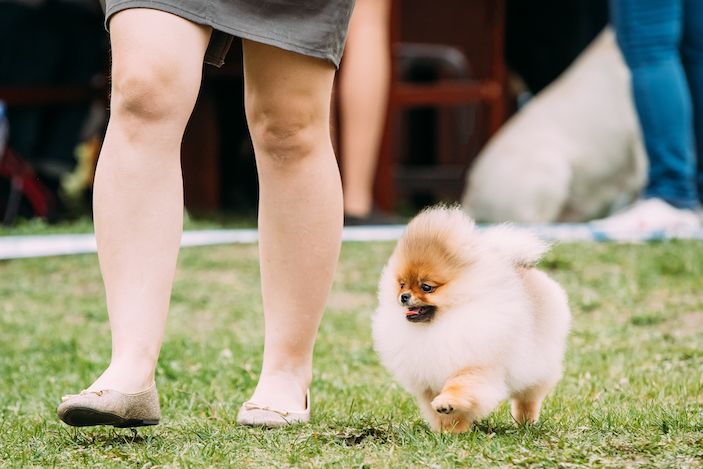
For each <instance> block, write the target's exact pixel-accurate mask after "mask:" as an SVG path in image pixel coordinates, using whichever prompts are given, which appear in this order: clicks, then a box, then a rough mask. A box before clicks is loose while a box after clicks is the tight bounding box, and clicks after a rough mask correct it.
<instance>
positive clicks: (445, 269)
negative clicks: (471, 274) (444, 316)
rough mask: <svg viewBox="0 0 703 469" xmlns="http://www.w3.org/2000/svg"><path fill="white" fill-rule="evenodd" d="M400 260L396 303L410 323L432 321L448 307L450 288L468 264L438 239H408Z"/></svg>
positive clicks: (398, 263)
mask: <svg viewBox="0 0 703 469" xmlns="http://www.w3.org/2000/svg"><path fill="white" fill-rule="evenodd" d="M411 235H412V233H411ZM397 256H398V257H397V259H398V262H397V264H396V265H397V271H396V282H397V299H398V303H399V304H400V305H401V306H402V307H403V310H404V311H405V318H406V319H407V320H408V321H410V322H430V321H432V320H433V319H434V318H435V317H436V316H437V315H438V314H441V313H442V310H443V308H444V307H446V306H448V305H449V302H450V301H451V295H450V294H448V292H447V290H448V287H449V284H450V283H451V282H452V280H453V279H456V278H457V277H458V276H459V275H460V273H461V271H462V270H463V269H464V268H465V267H466V264H465V262H463V261H462V260H461V256H457V255H456V254H455V253H453V252H452V251H451V249H450V247H449V246H447V245H446V243H444V242H443V240H441V239H437V238H435V237H430V238H425V239H423V238H418V237H410V238H407V239H405V240H403V242H402V243H401V245H400V246H399V250H398V252H397Z"/></svg>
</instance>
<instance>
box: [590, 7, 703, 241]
mask: <svg viewBox="0 0 703 469" xmlns="http://www.w3.org/2000/svg"><path fill="white" fill-rule="evenodd" d="M611 13H612V23H613V26H614V28H615V32H616V36H617V40H618V44H619V45H620V48H621V50H622V52H623V55H624V57H625V61H626V62H627V64H628V66H629V68H630V71H631V73H632V92H633V95H634V101H635V107H636V109H637V113H638V117H639V122H640V125H641V127H642V133H643V136H644V142H645V148H646V151H647V156H648V161H649V172H648V181H647V184H646V186H645V189H644V191H643V193H642V198H641V199H640V200H639V201H638V202H636V203H635V204H634V205H633V206H631V207H630V208H628V209H626V210H624V211H622V212H620V213H618V214H615V215H613V216H611V217H608V218H606V219H603V220H600V221H599V222H597V224H598V225H599V226H600V227H601V228H603V229H606V230H610V231H631V230H660V229H663V230H677V229H690V228H696V227H698V226H699V225H700V222H701V220H700V216H699V214H697V213H696V211H697V210H699V209H700V197H701V185H702V184H703V157H701V153H702V152H703V94H702V91H703V2H701V1H700V0H612V1H611Z"/></svg>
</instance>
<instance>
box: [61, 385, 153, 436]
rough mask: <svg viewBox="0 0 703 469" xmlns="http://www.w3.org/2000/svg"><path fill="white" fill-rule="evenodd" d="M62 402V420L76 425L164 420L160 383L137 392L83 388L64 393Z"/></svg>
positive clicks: (129, 424)
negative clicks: (78, 392) (76, 391)
mask: <svg viewBox="0 0 703 469" xmlns="http://www.w3.org/2000/svg"><path fill="white" fill-rule="evenodd" d="M62 401H63V402H61V404H59V407H58V408H57V409H56V412H57V414H58V416H59V418H60V419H61V420H63V421H64V422H65V423H67V424H68V425H71V426H74V427H87V426H91V425H112V426H113V427H119V428H127V427H143V426H146V425H157V424H158V423H159V420H160V419H161V409H160V407H159V395H158V394H157V392H156V384H152V385H151V387H149V389H146V390H145V391H141V392H138V393H134V394H124V393H121V392H119V391H115V390H112V389H105V390H102V391H81V393H80V394H69V395H67V396H63V398H62Z"/></svg>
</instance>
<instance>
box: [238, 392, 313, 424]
mask: <svg viewBox="0 0 703 469" xmlns="http://www.w3.org/2000/svg"><path fill="white" fill-rule="evenodd" d="M309 421H310V390H309V389H308V391H307V392H306V393H305V409H304V410H298V411H293V410H279V409H274V408H271V407H269V406H265V405H260V404H257V403H256V402H252V401H246V402H245V403H244V404H242V407H241V408H240V409H239V413H238V414H237V423H238V424H240V425H249V426H257V427H285V426H286V425H292V424H294V423H305V422H309Z"/></svg>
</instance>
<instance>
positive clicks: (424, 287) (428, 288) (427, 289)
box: [420, 283, 435, 293]
mask: <svg viewBox="0 0 703 469" xmlns="http://www.w3.org/2000/svg"><path fill="white" fill-rule="evenodd" d="M420 288H422V291H424V292H425V293H432V292H433V291H434V288H435V287H433V286H432V285H430V284H427V283H423V284H422V285H420Z"/></svg>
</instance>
